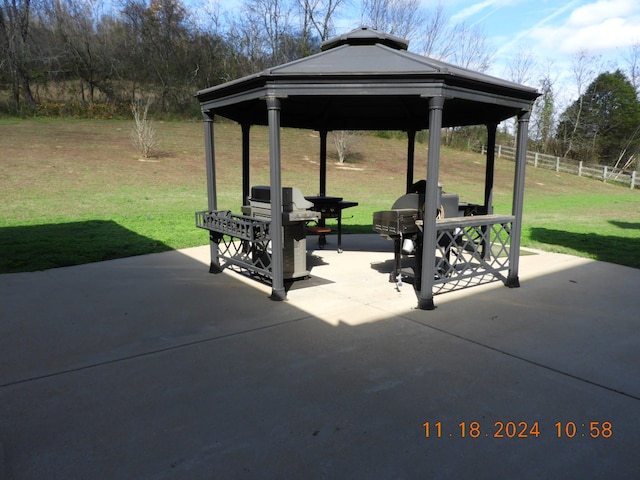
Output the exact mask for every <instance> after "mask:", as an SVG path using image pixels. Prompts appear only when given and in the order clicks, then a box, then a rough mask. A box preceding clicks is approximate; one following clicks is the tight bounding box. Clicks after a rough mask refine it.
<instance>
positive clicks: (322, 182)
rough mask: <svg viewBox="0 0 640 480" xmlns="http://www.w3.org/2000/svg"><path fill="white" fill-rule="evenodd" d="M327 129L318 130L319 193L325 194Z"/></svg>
mask: <svg viewBox="0 0 640 480" xmlns="http://www.w3.org/2000/svg"><path fill="white" fill-rule="evenodd" d="M328 133H329V132H328V131H327V130H320V190H319V193H318V194H319V195H320V196H325V195H326V194H327V134H328Z"/></svg>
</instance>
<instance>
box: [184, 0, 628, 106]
mask: <svg viewBox="0 0 640 480" xmlns="http://www.w3.org/2000/svg"><path fill="white" fill-rule="evenodd" d="M184 1H185V3H187V4H189V3H218V4H219V5H220V7H221V8H222V10H229V11H235V10H237V8H238V5H239V1H238V0H184ZM240 1H242V0H240ZM347 1H349V3H350V4H351V5H352V8H351V10H352V11H353V18H352V19H350V18H342V19H341V21H340V23H339V26H338V32H337V33H338V34H342V33H345V32H347V31H349V30H352V29H354V28H357V27H358V26H360V25H359V19H360V18H359V5H360V1H359V0H347ZM420 1H421V4H422V5H423V6H424V7H425V8H427V9H433V8H434V7H436V6H437V5H438V3H442V5H443V6H444V9H445V12H446V13H447V15H448V16H449V17H450V19H451V21H452V22H453V23H457V22H466V23H467V24H468V25H479V26H481V27H482V28H483V30H484V32H485V34H486V36H487V40H488V41H489V43H490V45H491V47H492V48H493V50H494V52H495V55H494V57H493V63H492V66H491V68H490V70H489V72H488V73H490V74H492V75H495V76H498V77H503V78H507V77H508V73H507V65H508V63H509V62H510V61H511V59H512V58H513V56H514V55H516V54H517V52H518V51H519V50H523V49H525V50H528V51H529V52H530V54H531V56H532V57H533V58H534V60H535V64H536V65H535V67H536V68H535V69H534V70H533V71H532V72H531V74H530V78H529V79H528V80H527V81H526V83H528V84H530V85H532V86H537V84H538V81H539V79H540V77H541V73H540V72H543V71H552V72H553V75H554V76H555V77H556V82H557V84H559V85H568V87H567V90H568V91H567V95H568V96H572V95H573V94H572V93H571V92H570V90H571V82H572V81H571V76H572V61H573V59H574V58H575V57H576V55H577V54H578V53H579V52H585V53H587V54H588V55H589V56H593V57H595V58H596V61H597V62H599V65H597V66H596V67H595V68H596V69H598V71H597V72H596V74H597V73H602V72H603V71H606V70H611V69H612V68H616V66H619V67H621V68H623V69H624V68H626V66H627V64H626V62H625V56H628V54H629V52H630V49H631V46H632V45H634V44H639V43H640V0H420ZM409 48H410V49H411V45H410V46H409Z"/></svg>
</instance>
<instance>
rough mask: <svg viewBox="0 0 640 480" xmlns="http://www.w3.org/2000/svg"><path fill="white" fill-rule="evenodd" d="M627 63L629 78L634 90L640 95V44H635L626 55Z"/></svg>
mask: <svg viewBox="0 0 640 480" xmlns="http://www.w3.org/2000/svg"><path fill="white" fill-rule="evenodd" d="M625 60H626V62H627V71H626V73H627V76H628V77H629V81H630V82H631V85H633V88H635V89H636V92H638V95H640V42H637V43H635V44H633V45H632V46H631V47H630V48H629V51H628V52H627V54H626V55H625Z"/></svg>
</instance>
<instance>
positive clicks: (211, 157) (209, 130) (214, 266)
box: [203, 111, 222, 273]
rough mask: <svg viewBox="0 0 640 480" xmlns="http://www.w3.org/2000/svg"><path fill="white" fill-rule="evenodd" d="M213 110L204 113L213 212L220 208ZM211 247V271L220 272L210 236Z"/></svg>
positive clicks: (208, 202)
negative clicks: (217, 189)
mask: <svg viewBox="0 0 640 480" xmlns="http://www.w3.org/2000/svg"><path fill="white" fill-rule="evenodd" d="M213 116H214V113H213V112H211V111H210V112H207V113H204V114H203V120H204V156H205V162H206V166H207V206H208V208H209V211H210V212H212V211H214V210H217V209H218V195H217V191H216V154H215V148H214V141H213ZM209 249H210V250H211V264H210V265H209V272H210V273H220V272H221V271H222V269H221V268H220V260H219V258H218V243H217V242H215V241H214V240H213V238H212V236H211V235H210V236H209Z"/></svg>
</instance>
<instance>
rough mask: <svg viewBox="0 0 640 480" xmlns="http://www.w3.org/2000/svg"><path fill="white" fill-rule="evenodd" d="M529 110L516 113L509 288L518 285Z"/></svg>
mask: <svg viewBox="0 0 640 480" xmlns="http://www.w3.org/2000/svg"><path fill="white" fill-rule="evenodd" d="M530 115H531V112H529V111H522V112H520V114H519V115H518V138H517V143H516V169H515V175H514V184H513V206H512V209H511V214H512V215H513V216H514V220H513V225H512V226H511V240H510V247H509V274H508V276H507V281H506V282H505V285H506V286H507V287H509V288H515V287H519V286H520V280H519V279H518V264H519V262H520V237H521V235H522V206H523V204H524V175H525V169H526V166H527V142H528V139H529V117H530Z"/></svg>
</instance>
